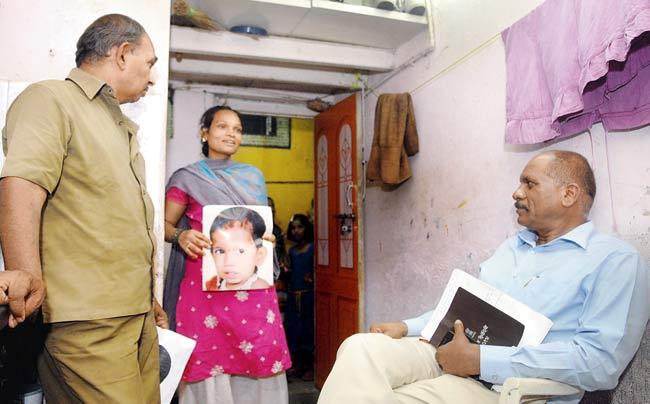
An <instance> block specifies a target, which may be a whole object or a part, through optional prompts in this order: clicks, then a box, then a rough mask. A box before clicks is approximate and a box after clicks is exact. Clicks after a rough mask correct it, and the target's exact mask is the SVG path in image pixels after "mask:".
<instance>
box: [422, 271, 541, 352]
mask: <svg viewBox="0 0 650 404" xmlns="http://www.w3.org/2000/svg"><path fill="white" fill-rule="evenodd" d="M461 286H462V288H463V289H465V290H466V291H468V292H470V293H472V294H473V295H475V296H477V297H478V298H480V299H482V300H484V301H486V302H487V303H489V304H491V305H492V306H494V307H496V308H497V309H499V310H501V311H502V312H504V313H505V314H507V315H509V316H510V317H512V318H514V319H515V320H517V321H519V322H520V323H522V324H523V325H524V333H523V335H522V337H521V340H520V341H519V344H518V345H517V346H524V345H539V344H541V343H542V341H543V340H544V337H546V334H547V333H548V331H549V330H550V329H551V327H552V326H553V322H552V321H551V320H550V319H549V318H547V317H546V316H544V315H542V314H540V313H538V312H536V311H534V310H532V309H531V308H530V307H528V306H526V305H525V304H523V303H521V302H519V301H517V300H515V299H513V298H512V297H510V296H508V295H506V294H505V293H503V292H501V291H500V290H498V289H497V288H495V287H493V286H490V285H488V284H487V283H485V282H483V281H481V280H479V279H477V278H475V277H473V276H472V275H470V274H468V273H466V272H463V271H461V270H459V269H454V270H453V272H452V274H451V278H450V279H449V282H448V283H447V286H446V287H445V290H444V292H443V293H442V297H441V298H440V302H438V306H436V308H435V309H434V311H433V314H432V315H431V318H430V319H429V322H428V323H427V325H426V326H425V327H424V329H423V330H422V337H423V338H425V339H426V340H427V341H428V340H430V339H431V337H432V336H433V333H434V332H435V331H436V329H437V328H438V325H439V324H440V322H441V321H442V319H443V318H444V317H445V315H446V314H447V311H448V310H449V306H450V305H451V302H452V300H453V298H454V296H455V295H456V291H457V290H458V288H459V287H461Z"/></svg>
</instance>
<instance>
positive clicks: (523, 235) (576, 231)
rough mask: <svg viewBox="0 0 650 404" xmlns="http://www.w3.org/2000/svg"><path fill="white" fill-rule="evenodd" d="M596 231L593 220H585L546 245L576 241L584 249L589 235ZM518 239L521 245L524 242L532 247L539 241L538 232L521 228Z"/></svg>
mask: <svg viewBox="0 0 650 404" xmlns="http://www.w3.org/2000/svg"><path fill="white" fill-rule="evenodd" d="M593 231H594V225H593V223H592V222H591V221H589V222H585V223H583V224H581V225H580V226H576V227H574V228H573V229H571V231H569V232H568V233H565V234H563V235H562V236H560V237H558V238H556V239H555V240H552V241H551V242H549V243H547V244H546V245H551V244H555V243H559V242H561V241H568V242H571V243H574V244H576V245H578V246H579V247H581V248H582V249H585V250H586V249H587V245H588V244H589V237H590V236H591V234H592V233H593ZM517 236H518V240H519V245H522V244H524V243H525V244H528V245H530V246H531V247H535V246H536V243H537V234H535V233H533V232H532V231H530V230H528V229H523V230H521V231H520V232H519V233H518V234H517Z"/></svg>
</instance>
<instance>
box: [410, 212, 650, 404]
mask: <svg viewBox="0 0 650 404" xmlns="http://www.w3.org/2000/svg"><path fill="white" fill-rule="evenodd" d="M536 240H537V235H536V234H534V233H533V232H531V231H529V230H522V231H520V232H519V234H518V235H517V236H515V237H512V238H510V239H508V240H506V241H505V242H504V243H503V244H501V246H499V248H498V249H497V251H496V252H495V253H494V255H492V257H490V258H489V259H488V260H487V261H485V262H483V263H482V264H481V269H480V278H481V279H482V280H483V281H485V282H487V283H489V284H491V285H493V286H495V287H497V288H498V289H500V290H502V291H503V292H505V293H507V294H509V295H510V296H512V297H513V298H515V299H517V300H519V301H521V302H522V303H524V304H526V305H528V306H529V307H531V308H532V309H534V310H536V311H538V312H540V313H542V314H544V315H545V316H547V317H548V318H550V319H551V320H552V321H553V327H552V328H551V330H550V331H549V333H548V335H547V336H546V338H545V339H544V341H543V343H542V344H541V345H539V346H534V347H533V346H527V347H520V348H517V347H503V346H488V345H481V374H480V378H481V379H483V380H485V381H488V382H490V383H496V384H502V383H503V382H504V381H505V379H507V378H508V377H512V376H515V377H538V378H545V379H552V380H557V381H560V382H564V383H568V384H571V385H574V386H578V387H580V388H581V389H583V390H590V391H591V390H602V389H611V388H613V387H615V386H616V384H617V383H618V378H619V376H620V375H621V373H622V372H623V370H624V369H625V366H627V364H628V362H629V361H630V360H631V359H632V357H633V356H634V353H635V352H636V350H637V349H638V347H639V343H640V341H641V337H642V336H643V333H644V331H645V326H646V322H647V321H648V317H649V316H650V300H649V299H650V283H649V282H650V278H649V276H648V268H647V266H646V263H645V260H644V259H643V257H642V256H641V255H640V254H639V252H638V251H636V249H634V247H632V246H630V245H629V244H627V243H625V242H623V241H621V240H619V239H617V238H615V237H612V236H609V235H605V234H601V233H598V232H597V231H595V230H594V227H593V224H592V223H591V222H587V223H584V224H582V225H580V226H578V227H576V228H574V229H573V230H571V231H570V232H568V233H567V234H565V235H563V236H562V237H559V238H557V239H555V240H553V241H551V242H549V243H547V244H544V245H540V246H538V245H537V244H536ZM430 316H431V312H428V313H425V314H423V315H422V316H420V317H417V318H413V319H409V320H405V323H406V325H407V326H408V331H409V335H418V334H420V332H421V331H422V329H423V328H424V325H425V324H426V322H427V321H428V319H429V317H430ZM579 399H580V397H571V398H568V401H562V402H575V403H577V402H578V401H579Z"/></svg>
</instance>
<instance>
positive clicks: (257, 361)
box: [163, 106, 291, 404]
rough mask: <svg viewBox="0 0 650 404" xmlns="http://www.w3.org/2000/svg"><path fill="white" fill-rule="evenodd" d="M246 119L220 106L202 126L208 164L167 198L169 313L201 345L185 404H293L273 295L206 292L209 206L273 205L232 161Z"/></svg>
mask: <svg viewBox="0 0 650 404" xmlns="http://www.w3.org/2000/svg"><path fill="white" fill-rule="evenodd" d="M242 132H243V131H242V124H241V119H240V116H239V113H238V112H236V111H234V110H232V109H230V108H229V107H227V106H216V107H212V108H210V109H208V110H207V111H205V112H204V113H203V116H202V117H201V121H200V133H201V142H202V145H203V149H202V151H203V155H205V157H206V159H203V160H200V161H198V162H196V163H193V164H190V165H188V166H186V167H183V168H181V169H179V170H178V171H176V172H175V173H174V174H173V175H172V177H171V178H170V179H169V183H168V184H167V188H166V197H165V240H166V241H168V242H170V243H172V252H171V255H170V258H169V265H168V268H167V275H166V278H165V291H164V298H163V302H164V309H165V311H167V314H168V315H169V322H170V325H171V328H172V329H173V330H174V329H175V331H176V332H178V333H180V334H183V335H185V336H187V337H190V338H193V339H194V340H195V341H196V343H197V344H196V348H195V349H194V352H193V353H192V356H191V357H190V360H189V362H188V364H187V367H186V368H185V372H184V373H183V379H182V380H183V381H182V383H181V386H180V387H179V398H180V403H181V404H191V403H200V404H211V403H228V404H245V403H246V404H247V403H251V404H252V403H269V404H275V403H278V404H286V403H287V402H288V393H287V381H286V376H285V373H284V371H285V369H287V368H289V367H290V366H291V361H290V359H289V353H288V350H287V343H286V339H285V337H284V330H283V329H282V319H281V317H280V312H279V309H278V301H277V296H276V293H275V289H274V288H273V287H269V288H264V289H255V290H240V291H218V292H204V291H203V290H202V286H201V285H202V276H201V264H202V257H203V255H204V254H206V253H209V252H210V247H211V242H210V239H208V238H207V237H206V236H205V235H204V234H203V233H202V232H201V230H202V219H203V206H205V205H266V204H267V195H266V184H265V182H264V176H263V175H262V173H261V172H260V170H258V169H257V168H256V167H253V166H251V165H248V164H242V163H237V162H235V161H233V160H231V157H232V156H233V155H234V154H235V153H236V152H237V150H238V149H239V145H240V144H241V140H242Z"/></svg>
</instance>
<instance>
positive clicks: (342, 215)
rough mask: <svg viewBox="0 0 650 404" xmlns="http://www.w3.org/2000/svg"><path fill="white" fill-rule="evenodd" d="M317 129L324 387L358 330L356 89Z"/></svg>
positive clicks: (319, 380) (320, 378)
mask: <svg viewBox="0 0 650 404" xmlns="http://www.w3.org/2000/svg"><path fill="white" fill-rule="evenodd" d="M314 133H315V141H314V146H315V153H314V156H315V159H314V161H315V165H316V167H315V170H314V172H315V176H316V181H315V184H316V189H315V192H314V195H315V197H314V202H315V205H314V208H315V226H314V227H315V246H316V275H315V282H316V283H315V293H316V295H315V298H316V301H315V311H316V333H315V339H316V340H315V342H316V356H315V370H316V375H315V376H316V377H315V380H316V386H318V387H321V386H322V385H323V383H324V382H325V379H326V378H327V375H328V374H329V372H330V370H331V369H332V365H333V364H334V359H335V358H336V351H337V349H338V347H339V345H340V344H341V342H342V341H343V340H344V339H345V338H347V337H348V336H350V335H352V334H354V333H357V332H359V322H360V316H359V289H360V288H359V282H360V280H361V277H360V275H359V265H358V262H359V260H358V257H359V243H358V238H359V226H358V223H359V220H358V217H359V214H358V213H359V212H358V208H357V202H358V201H357V197H358V195H357V189H358V188H357V176H358V172H357V171H358V164H357V163H358V156H357V147H356V140H357V97H356V95H352V96H350V97H348V98H346V99H345V100H343V101H341V102H340V103H338V104H336V105H335V106H333V107H332V108H330V109H329V110H327V111H326V112H323V113H321V114H320V115H318V116H317V117H316V120H315V125H314Z"/></svg>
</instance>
